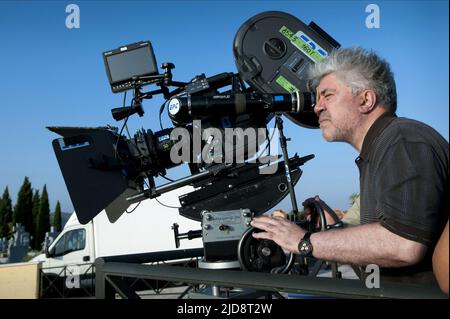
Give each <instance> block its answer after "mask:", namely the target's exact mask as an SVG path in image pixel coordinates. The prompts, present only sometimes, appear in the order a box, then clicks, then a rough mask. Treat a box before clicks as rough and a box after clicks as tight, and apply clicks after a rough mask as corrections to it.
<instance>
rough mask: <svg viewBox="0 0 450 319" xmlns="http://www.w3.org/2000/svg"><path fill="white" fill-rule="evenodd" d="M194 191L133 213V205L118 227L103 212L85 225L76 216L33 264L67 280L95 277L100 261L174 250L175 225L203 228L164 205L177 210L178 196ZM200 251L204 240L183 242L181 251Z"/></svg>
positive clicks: (173, 195) (182, 229)
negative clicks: (113, 257) (95, 270)
mask: <svg viewBox="0 0 450 319" xmlns="http://www.w3.org/2000/svg"><path fill="white" fill-rule="evenodd" d="M191 190H192V188H190V187H183V188H180V189H177V190H175V191H172V192H169V193H166V194H163V195H161V196H159V197H158V198H157V200H156V199H147V200H144V201H142V202H141V203H140V204H139V206H137V207H136V209H135V210H134V211H132V210H133V208H134V207H135V205H131V206H130V207H129V209H128V210H129V211H132V212H130V213H124V214H123V215H122V216H121V217H120V218H119V219H118V220H117V221H116V222H115V223H111V222H110V221H109V220H108V217H107V215H106V213H105V211H102V212H101V213H100V214H98V215H97V216H96V217H95V218H94V219H93V220H92V221H90V222H89V223H87V224H86V225H82V224H80V223H79V221H78V219H77V216H76V214H75V213H73V214H72V215H71V217H70V218H69V220H68V221H67V223H66V225H65V226H64V229H63V230H62V232H61V233H60V234H59V235H58V237H56V239H55V240H54V241H53V243H52V244H51V245H50V246H49V249H48V251H47V252H46V253H45V254H41V255H39V256H37V257H35V258H34V259H33V260H32V261H40V262H42V263H43V264H42V271H43V272H44V273H45V274H46V275H49V276H52V275H54V276H55V277H56V276H57V277H67V276H71V275H84V274H88V273H92V264H93V263H94V261H95V259H96V258H98V257H105V256H116V255H128V254H137V253H148V252H160V251H168V250H175V249H176V247H175V239H174V233H173V230H172V225H173V223H177V224H178V225H179V226H180V232H187V231H189V230H199V229H201V225H200V222H197V221H193V220H190V219H187V218H185V217H182V216H180V215H179V213H178V210H177V209H176V208H169V207H166V206H163V205H162V204H164V205H167V206H173V207H178V206H179V205H180V204H179V200H178V196H180V195H182V194H185V193H187V192H188V191H191ZM158 201H159V202H161V203H162V204H160V203H159V202H158ZM201 247H202V241H201V238H197V239H193V240H183V241H181V247H180V249H189V248H201Z"/></svg>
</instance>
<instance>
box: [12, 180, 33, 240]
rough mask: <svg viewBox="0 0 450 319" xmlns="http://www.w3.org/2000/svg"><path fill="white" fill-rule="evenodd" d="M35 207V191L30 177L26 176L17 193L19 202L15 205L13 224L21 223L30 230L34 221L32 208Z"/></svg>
mask: <svg viewBox="0 0 450 319" xmlns="http://www.w3.org/2000/svg"><path fill="white" fill-rule="evenodd" d="M32 208H33V191H32V189H31V183H30V182H29V180H28V177H25V179H24V181H23V184H22V186H21V187H20V190H19V193H18V195H17V203H16V205H15V206H14V214H13V224H14V225H15V224H16V223H21V224H22V225H24V226H25V229H26V230H27V231H30V227H32V225H30V224H31V223H32V215H31V210H32Z"/></svg>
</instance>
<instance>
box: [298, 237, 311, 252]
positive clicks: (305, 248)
mask: <svg viewBox="0 0 450 319" xmlns="http://www.w3.org/2000/svg"><path fill="white" fill-rule="evenodd" d="M298 251H299V253H300V255H302V256H306V255H309V254H310V253H311V251H312V245H311V243H310V242H308V241H306V240H302V241H300V243H299V244H298Z"/></svg>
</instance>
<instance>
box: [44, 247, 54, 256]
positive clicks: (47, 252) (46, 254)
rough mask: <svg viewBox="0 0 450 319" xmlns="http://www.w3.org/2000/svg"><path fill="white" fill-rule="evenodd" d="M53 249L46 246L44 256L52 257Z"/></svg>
mask: <svg viewBox="0 0 450 319" xmlns="http://www.w3.org/2000/svg"><path fill="white" fill-rule="evenodd" d="M54 252H55V250H54V249H49V248H48V247H47V248H46V249H45V257H47V258H50V257H53V255H54Z"/></svg>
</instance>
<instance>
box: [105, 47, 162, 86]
mask: <svg viewBox="0 0 450 319" xmlns="http://www.w3.org/2000/svg"><path fill="white" fill-rule="evenodd" d="M106 61H107V65H108V69H109V74H110V82H111V84H113V83H117V82H121V81H124V80H129V79H131V78H132V77H133V76H139V75H151V74H157V73H158V69H157V67H156V61H155V58H154V55H153V52H152V50H151V48H150V46H149V45H145V46H141V47H138V48H136V49H132V50H124V51H123V52H120V53H117V54H112V55H109V56H107V57H106Z"/></svg>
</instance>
